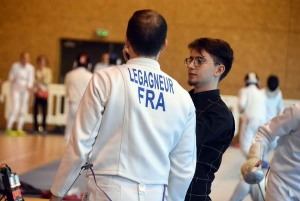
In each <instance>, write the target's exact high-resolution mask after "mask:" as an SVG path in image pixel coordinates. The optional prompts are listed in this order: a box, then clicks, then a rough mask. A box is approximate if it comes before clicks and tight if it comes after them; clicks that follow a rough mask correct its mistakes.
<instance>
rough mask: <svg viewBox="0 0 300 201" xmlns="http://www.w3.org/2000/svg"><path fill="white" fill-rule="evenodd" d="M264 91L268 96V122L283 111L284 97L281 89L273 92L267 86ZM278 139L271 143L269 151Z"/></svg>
mask: <svg viewBox="0 0 300 201" xmlns="http://www.w3.org/2000/svg"><path fill="white" fill-rule="evenodd" d="M262 91H263V92H264V93H265V95H266V98H267V100H266V101H267V113H266V122H267V121H270V120H271V119H273V118H274V117H275V116H277V115H278V114H280V113H281V112H282V111H283V98H282V93H281V91H280V90H279V89H278V90H276V91H274V92H271V91H269V90H268V89H267V88H264V89H262ZM277 141H278V139H275V140H274V141H273V142H272V143H271V144H270V146H269V149H268V152H269V151H271V150H273V149H275V148H276V147H277ZM263 157H264V156H263ZM263 159H264V158H263Z"/></svg>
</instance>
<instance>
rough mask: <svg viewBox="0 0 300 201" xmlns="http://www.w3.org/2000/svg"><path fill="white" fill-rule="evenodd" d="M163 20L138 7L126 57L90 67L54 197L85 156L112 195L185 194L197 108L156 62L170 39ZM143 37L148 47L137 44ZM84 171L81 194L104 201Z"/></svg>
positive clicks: (120, 199) (176, 198) (123, 199)
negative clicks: (119, 62) (94, 68)
mask: <svg viewBox="0 0 300 201" xmlns="http://www.w3.org/2000/svg"><path fill="white" fill-rule="evenodd" d="M146 19H147V20H146ZM153 23H155V26H153ZM166 26H167V25H166V22H165V20H164V18H163V17H162V16H161V15H159V14H158V13H157V12H155V11H153V10H141V11H136V12H135V13H134V15H133V16H132V17H131V19H130V20H129V23H128V28H127V34H126V35H127V37H126V39H125V44H126V46H125V48H124V51H126V52H128V53H129V55H130V58H131V59H130V60H128V61H127V63H126V64H125V65H122V66H114V67H110V68H105V69H102V70H99V71H97V72H96V73H94V75H93V77H92V79H91V81H90V83H89V85H88V87H87V89H86V91H85V94H84V95H83V97H82V99H81V102H80V105H79V108H78V112H77V115H76V119H75V123H74V126H73V129H72V133H71V138H70V143H69V144H68V146H67V149H66V152H65V155H64V157H63V159H62V161H61V165H60V167H59V169H58V173H57V175H56V178H55V182H54V184H53V186H52V188H51V192H52V194H53V196H52V197H51V200H59V199H61V197H62V196H63V195H64V194H65V193H66V192H67V190H68V189H69V188H70V186H71V184H72V183H73V181H74V180H75V178H76V176H77V175H78V173H79V172H80V168H81V166H82V165H84V164H85V163H86V161H88V162H89V163H91V164H93V171H94V173H95V175H96V181H97V183H98V185H99V187H101V189H102V190H103V191H104V192H105V193H106V194H107V195H108V197H109V198H110V199H111V200H113V201H138V200H140V201H142V200H145V201H160V200H168V201H182V200H184V197H185V194H186V191H187V188H188V186H189V184H190V182H191V180H192V177H193V175H194V171H195V165H196V142H195V108H194V105H193V102H192V100H191V98H190V96H189V94H188V93H187V91H185V90H184V89H183V88H182V87H181V86H180V85H179V84H178V83H177V82H176V81H175V80H174V79H172V78H171V77H170V76H168V75H167V74H165V73H164V72H162V71H161V69H160V65H159V63H158V62H157V59H158V56H159V53H160V52H161V51H162V50H163V49H164V48H165V47H166V45H167V41H166V40H165V39H166V32H167V30H166V29H167V27H166ZM147 27H148V28H149V29H148V28H147ZM151 29H155V30H156V31H151V32H150V33H149V32H148V31H149V30H151ZM136 34H137V35H136ZM146 36H147V37H146ZM132 37H134V38H132ZM145 38H147V40H148V39H149V40H150V41H148V42H149V43H150V44H151V48H152V50H151V48H150V46H148V45H146V46H145V45H144V44H142V41H144V40H143V39H145ZM136 40H138V41H136ZM139 40H142V41H139ZM144 42H145V41H144ZM148 42H147V44H148ZM157 44H159V45H157ZM153 48H154V49H153ZM149 51H150V52H149ZM151 52H152V53H151ZM153 52H154V53H155V54H153ZM138 55H141V56H138ZM147 55H148V56H147ZM154 55H156V56H154ZM87 176H88V185H87V188H86V193H85V196H84V200H108V198H107V197H106V196H105V195H104V193H103V192H101V191H100V189H98V187H97V186H96V184H95V181H94V179H93V176H92V175H91V172H90V171H89V172H88V173H87ZM165 185H167V189H168V190H167V191H168V195H166V193H165V190H166V189H165Z"/></svg>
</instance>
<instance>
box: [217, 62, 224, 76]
mask: <svg viewBox="0 0 300 201" xmlns="http://www.w3.org/2000/svg"><path fill="white" fill-rule="evenodd" d="M224 71H225V66H224V65H223V64H219V65H218V66H217V70H216V72H215V76H217V77H219V76H221V75H222V74H223V73H224Z"/></svg>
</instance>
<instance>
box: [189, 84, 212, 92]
mask: <svg viewBox="0 0 300 201" xmlns="http://www.w3.org/2000/svg"><path fill="white" fill-rule="evenodd" d="M215 89H218V84H209V85H205V86H195V87H194V93H199V92H204V91H211V90H215Z"/></svg>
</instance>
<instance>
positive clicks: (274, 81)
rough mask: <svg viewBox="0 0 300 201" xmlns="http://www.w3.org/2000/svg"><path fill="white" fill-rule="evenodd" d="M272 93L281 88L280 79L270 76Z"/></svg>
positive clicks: (269, 85) (269, 83) (269, 86)
mask: <svg viewBox="0 0 300 201" xmlns="http://www.w3.org/2000/svg"><path fill="white" fill-rule="evenodd" d="M267 85H268V88H269V90H270V91H275V90H276V89H277V88H278V87H279V79H278V77H277V76H276V75H270V76H269V78H268V81H267Z"/></svg>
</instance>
